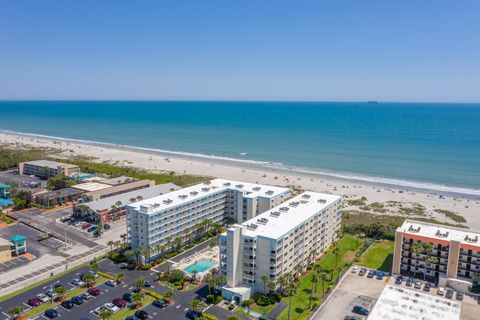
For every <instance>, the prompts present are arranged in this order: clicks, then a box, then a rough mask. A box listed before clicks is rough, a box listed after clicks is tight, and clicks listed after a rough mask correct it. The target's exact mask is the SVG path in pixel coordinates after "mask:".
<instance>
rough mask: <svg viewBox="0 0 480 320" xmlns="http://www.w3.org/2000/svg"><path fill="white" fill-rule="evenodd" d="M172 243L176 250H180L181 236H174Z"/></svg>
mask: <svg viewBox="0 0 480 320" xmlns="http://www.w3.org/2000/svg"><path fill="white" fill-rule="evenodd" d="M174 243H175V245H176V247H177V251H178V250H180V246H181V245H182V238H181V237H176V238H175V240H174Z"/></svg>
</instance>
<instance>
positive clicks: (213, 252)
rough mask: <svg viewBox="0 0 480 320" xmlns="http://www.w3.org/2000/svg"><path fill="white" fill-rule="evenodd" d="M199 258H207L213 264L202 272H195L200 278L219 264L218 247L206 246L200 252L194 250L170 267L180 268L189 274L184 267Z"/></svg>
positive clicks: (194, 262) (192, 263)
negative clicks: (191, 253)
mask: <svg viewBox="0 0 480 320" xmlns="http://www.w3.org/2000/svg"><path fill="white" fill-rule="evenodd" d="M200 260H207V261H211V262H213V265H212V266H211V267H209V268H208V269H206V270H205V271H203V272H198V273H197V276H196V277H197V278H198V279H202V278H203V276H204V275H205V274H206V273H207V272H208V271H209V270H210V269H212V268H217V269H218V267H219V266H220V264H219V248H218V247H214V248H210V247H207V248H205V249H203V250H202V251H200V252H196V253H194V254H193V255H191V256H188V257H186V258H183V259H182V260H180V261H179V262H178V263H175V264H174V265H173V266H172V267H173V268H174V269H177V270H182V271H183V272H185V273H187V274H190V273H189V272H187V271H185V269H186V268H187V267H189V266H191V265H194V264H196V263H197V262H198V261H200Z"/></svg>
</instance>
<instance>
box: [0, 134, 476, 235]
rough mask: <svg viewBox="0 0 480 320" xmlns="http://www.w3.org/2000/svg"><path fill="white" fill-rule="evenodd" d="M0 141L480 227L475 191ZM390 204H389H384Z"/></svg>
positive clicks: (103, 148)
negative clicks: (331, 197)
mask: <svg viewBox="0 0 480 320" xmlns="http://www.w3.org/2000/svg"><path fill="white" fill-rule="evenodd" d="M0 144H4V145H10V146H11V147H15V146H18V145H26V146H33V147H44V148H53V149H56V150H57V151H60V152H61V153H58V152H55V157H57V158H60V157H63V158H69V157H72V156H87V157H92V158H95V160H94V161H98V162H102V161H110V162H112V163H116V164H119V165H125V166H133V167H138V168H142V169H146V170H150V171H153V172H162V171H166V172H170V171H174V172H176V173H182V174H194V175H206V176H212V177H221V178H226V179H234V180H239V181H247V182H258V183H263V184H271V185H278V186H295V187H298V188H301V189H305V190H312V191H319V192H327V193H333V194H339V195H343V196H345V200H347V201H346V206H345V210H359V207H361V206H363V209H361V211H367V212H370V213H375V214H391V215H402V216H405V217H410V218H411V217H415V214H413V213H411V212H409V213H408V214H406V212H405V211H402V210H399V208H415V207H419V206H420V207H422V208H423V209H422V210H421V211H422V213H421V215H420V216H422V217H425V218H434V219H436V220H438V221H443V222H448V223H454V221H453V220H452V219H451V218H449V217H447V216H446V215H445V214H444V213H441V212H436V211H435V210H439V209H440V210H448V211H452V212H454V213H457V214H459V215H461V216H463V217H464V218H465V219H466V223H463V224H464V225H466V226H468V227H469V228H471V229H476V230H480V218H479V217H478V216H477V214H478V212H479V211H480V210H479V209H480V196H479V195H478V194H477V195H475V194H473V195H472V194H462V190H461V189H459V190H458V193H455V192H443V191H438V190H428V189H424V190H422V189H419V188H411V187H410V188H409V187H406V186H394V185H380V184H375V183H370V182H364V181H354V180H348V179H339V178H334V177H330V176H320V175H318V174H309V173H301V172H294V171H288V170H285V169H282V168H274V167H261V166H259V165H256V164H252V163H249V162H246V161H245V162H240V161H231V160H228V159H219V158H206V157H201V156H193V155H182V154H172V153H162V152H158V151H154V150H148V149H143V150H139V149H137V148H128V147H123V146H116V145H108V144H93V143H87V142H85V143H84V142H78V141H71V140H63V139H55V138H46V137H37V136H30V135H20V134H11V133H0ZM361 197H365V198H366V200H365V201H364V204H362V205H360V206H355V205H351V206H349V205H348V204H347V202H348V200H352V199H360V198H361ZM387 202H388V203H387ZM372 203H377V207H378V204H380V206H381V207H382V210H381V213H379V212H374V211H368V210H366V209H365V204H366V205H369V204H372Z"/></svg>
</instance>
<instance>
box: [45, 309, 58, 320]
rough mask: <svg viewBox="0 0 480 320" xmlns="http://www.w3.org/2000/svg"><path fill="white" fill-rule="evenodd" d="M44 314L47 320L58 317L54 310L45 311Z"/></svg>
mask: <svg viewBox="0 0 480 320" xmlns="http://www.w3.org/2000/svg"><path fill="white" fill-rule="evenodd" d="M44 314H45V316H46V317H47V318H50V319H53V318H56V317H58V312H57V310H55V309H47V310H45V313H44Z"/></svg>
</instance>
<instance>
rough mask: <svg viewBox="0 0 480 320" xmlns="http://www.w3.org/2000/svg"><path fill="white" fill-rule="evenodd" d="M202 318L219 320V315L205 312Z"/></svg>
mask: <svg viewBox="0 0 480 320" xmlns="http://www.w3.org/2000/svg"><path fill="white" fill-rule="evenodd" d="M202 319H205V320H217V317H215V316H214V315H211V314H208V313H204V314H203V315H202Z"/></svg>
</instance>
